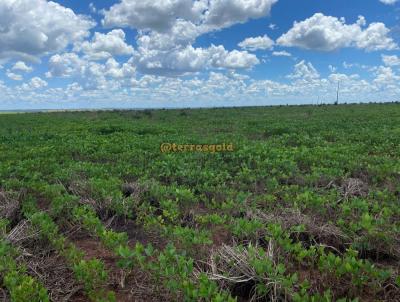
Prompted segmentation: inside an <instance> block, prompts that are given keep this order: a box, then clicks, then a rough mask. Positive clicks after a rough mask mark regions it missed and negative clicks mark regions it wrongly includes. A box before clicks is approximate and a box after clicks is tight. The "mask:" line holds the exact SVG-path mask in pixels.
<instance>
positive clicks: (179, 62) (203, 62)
mask: <svg viewBox="0 0 400 302" xmlns="http://www.w3.org/2000/svg"><path fill="white" fill-rule="evenodd" d="M139 49H140V48H139ZM140 50H141V52H139V53H136V54H135V56H134V57H135V62H136V64H137V66H138V69H139V71H141V72H142V73H148V74H160V75H165V76H178V75H182V74H185V73H193V72H199V71H202V70H206V69H213V68H217V69H218V68H226V69H248V68H252V67H253V66H254V65H257V64H258V63H259V60H258V59H257V57H256V56H255V55H253V54H250V53H248V52H247V51H238V50H233V51H227V50H226V49H225V48H224V47H223V46H222V45H219V46H214V45H212V46H210V47H208V48H194V47H193V46H191V45H188V46H186V47H185V48H178V49H176V50H174V51H171V50H167V51H155V50H153V51H149V52H146V51H145V50H143V49H140Z"/></svg>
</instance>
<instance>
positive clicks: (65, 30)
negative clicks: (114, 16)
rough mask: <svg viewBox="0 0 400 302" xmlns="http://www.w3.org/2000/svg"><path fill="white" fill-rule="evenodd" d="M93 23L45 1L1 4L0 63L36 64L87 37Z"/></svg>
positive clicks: (3, 1)
mask: <svg viewBox="0 0 400 302" xmlns="http://www.w3.org/2000/svg"><path fill="white" fill-rule="evenodd" d="M94 25H95V24H94V22H93V21H91V20H90V19H88V18H87V17H85V16H81V15H76V14H75V13H74V12H73V11H72V10H71V9H69V8H65V7H63V6H62V5H60V4H58V3H55V2H51V1H46V0H18V1H17V0H2V1H0V29H1V30H0V59H3V60H9V59H11V58H23V59H26V60H36V61H37V60H38V59H39V58H40V56H43V55H46V54H49V53H52V52H56V51H60V50H62V49H64V48H65V47H66V46H67V45H69V44H72V43H74V42H76V41H79V40H81V39H83V38H85V37H87V36H88V35H89V29H90V28H92V27H93V26H94Z"/></svg>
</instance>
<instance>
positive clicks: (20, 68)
mask: <svg viewBox="0 0 400 302" xmlns="http://www.w3.org/2000/svg"><path fill="white" fill-rule="evenodd" d="M11 70H14V71H22V72H31V71H32V70H33V68H32V67H30V66H27V65H26V64H25V62H22V61H18V62H16V63H15V64H14V66H13V67H12V68H11Z"/></svg>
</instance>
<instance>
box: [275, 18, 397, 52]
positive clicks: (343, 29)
mask: <svg viewBox="0 0 400 302" xmlns="http://www.w3.org/2000/svg"><path fill="white" fill-rule="evenodd" d="M364 26H366V21H365V18H364V17H362V16H360V17H359V19H358V21H357V22H356V23H354V24H346V22H345V19H344V18H340V19H339V18H336V17H332V16H325V15H324V14H322V13H316V14H315V15H313V16H312V17H310V18H308V19H306V20H304V21H301V22H295V23H294V25H293V27H292V28H291V29H290V30H289V31H288V32H287V33H285V34H283V35H282V36H281V37H280V38H279V39H278V40H277V43H278V44H279V45H282V46H288V47H300V48H304V49H311V50H320V51H334V50H337V49H340V48H343V47H357V48H360V49H365V50H367V51H375V50H393V49H396V48H397V47H398V46H397V44H396V43H395V42H394V40H393V39H392V38H391V37H390V36H389V32H390V30H389V29H388V28H387V27H386V26H385V24H383V23H380V22H377V23H371V24H370V25H369V26H368V27H367V28H364Z"/></svg>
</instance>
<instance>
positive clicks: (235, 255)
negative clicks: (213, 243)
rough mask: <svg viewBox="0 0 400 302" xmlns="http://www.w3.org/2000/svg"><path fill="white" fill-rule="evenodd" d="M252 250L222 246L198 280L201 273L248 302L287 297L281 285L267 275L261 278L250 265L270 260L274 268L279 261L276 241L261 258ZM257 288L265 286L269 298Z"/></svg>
mask: <svg viewBox="0 0 400 302" xmlns="http://www.w3.org/2000/svg"><path fill="white" fill-rule="evenodd" d="M255 251H257V249H253V248H252V246H251V244H249V245H248V246H246V247H243V246H229V245H226V244H223V245H221V246H220V247H218V248H215V249H213V250H212V251H211V254H210V257H209V259H208V261H207V262H206V263H205V265H206V266H205V268H203V270H200V269H197V270H196V271H195V277H197V278H198V277H199V275H200V273H201V272H203V273H205V274H206V275H207V276H208V278H209V279H210V280H214V281H217V282H218V283H219V285H220V286H221V287H222V288H226V289H229V290H230V291H231V292H232V294H233V295H236V296H239V297H243V298H245V299H249V301H258V300H260V299H266V300H267V301H280V298H281V297H282V296H283V295H284V293H283V292H282V290H281V285H280V284H279V283H278V282H276V280H273V279H271V278H269V277H268V276H265V275H259V274H257V272H256V269H255V267H254V265H252V264H251V261H252V260H254V259H259V260H263V261H265V260H266V259H269V260H270V261H271V263H273V264H275V259H276V258H277V255H276V253H277V252H278V251H277V250H276V249H275V246H274V243H273V241H269V243H268V247H267V248H266V253H265V254H264V255H261V254H259V253H257V252H255ZM257 284H264V285H265V286H266V287H267V289H268V293H267V294H266V296H260V295H259V294H257V291H256V286H257Z"/></svg>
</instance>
